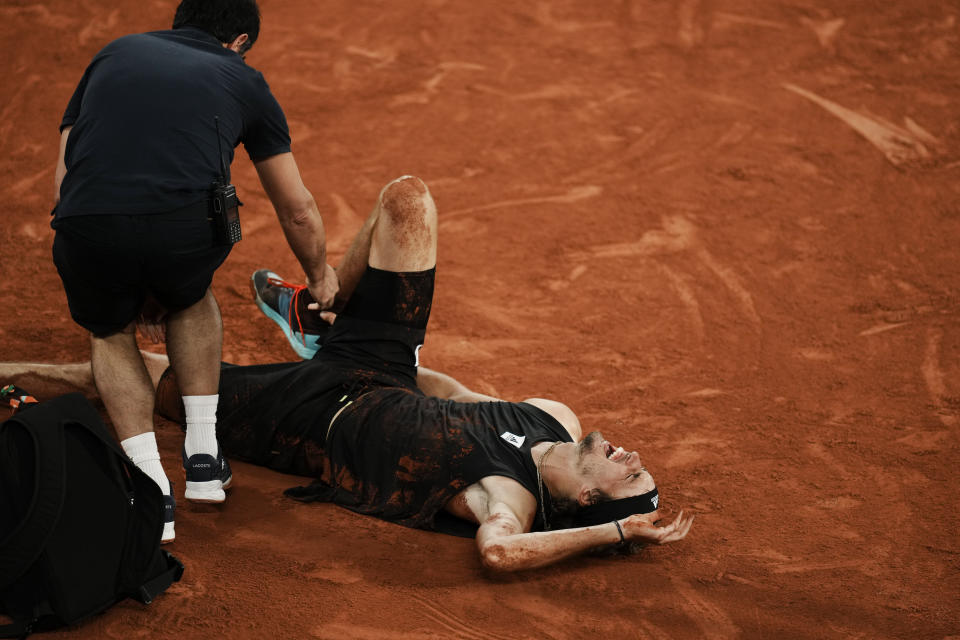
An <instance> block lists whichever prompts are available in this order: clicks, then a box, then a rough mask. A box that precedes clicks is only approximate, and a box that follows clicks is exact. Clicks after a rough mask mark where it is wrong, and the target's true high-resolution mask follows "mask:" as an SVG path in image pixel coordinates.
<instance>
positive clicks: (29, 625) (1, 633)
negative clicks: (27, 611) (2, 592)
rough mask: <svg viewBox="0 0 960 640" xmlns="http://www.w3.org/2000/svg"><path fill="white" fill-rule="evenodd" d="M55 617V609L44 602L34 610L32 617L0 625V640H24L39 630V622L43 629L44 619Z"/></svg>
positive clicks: (16, 619) (15, 619) (14, 619)
mask: <svg viewBox="0 0 960 640" xmlns="http://www.w3.org/2000/svg"><path fill="white" fill-rule="evenodd" d="M55 615H56V614H55V613H54V612H53V609H51V608H50V603H49V602H47V601H46V600H44V601H43V602H41V603H40V604H39V605H37V606H36V607H35V608H34V610H33V615H32V616H31V617H29V618H13V622H10V623H8V624H0V638H19V640H24V638H26V637H27V636H29V635H30V634H31V633H33V632H34V630H36V629H37V627H38V625H37V623H38V622H40V623H41V624H40V625H39V626H40V627H41V628H42V627H43V623H42V619H43V618H46V617H47V616H55Z"/></svg>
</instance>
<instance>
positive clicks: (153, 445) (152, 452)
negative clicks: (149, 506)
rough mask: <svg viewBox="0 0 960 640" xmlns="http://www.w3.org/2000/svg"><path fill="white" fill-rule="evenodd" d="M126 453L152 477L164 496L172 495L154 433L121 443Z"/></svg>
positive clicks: (148, 432)
mask: <svg viewBox="0 0 960 640" xmlns="http://www.w3.org/2000/svg"><path fill="white" fill-rule="evenodd" d="M120 446H121V447H123V451H124V453H126V454H127V456H129V457H130V459H131V460H133V464H135V465H137V467H139V468H140V470H141V471H143V472H144V473H145V474H147V475H148V476H150V477H151V478H152V479H153V481H154V482H156V483H157V485H158V486H159V487H160V490H161V491H163V495H165V496H168V495H170V481H169V480H167V474H166V473H164V471H163V466H162V465H161V464H160V451H159V450H158V449H157V437H156V436H155V435H154V434H153V431H147V432H146V433H141V434H140V435H137V436H133V437H132V438H127V439H126V440H121V441H120Z"/></svg>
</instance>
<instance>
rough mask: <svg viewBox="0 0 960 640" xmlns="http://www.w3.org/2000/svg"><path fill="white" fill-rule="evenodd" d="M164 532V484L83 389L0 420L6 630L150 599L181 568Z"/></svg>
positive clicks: (2, 629) (69, 620)
mask: <svg viewBox="0 0 960 640" xmlns="http://www.w3.org/2000/svg"><path fill="white" fill-rule="evenodd" d="M162 532H163V496H162V494H161V492H160V488H159V487H158V486H157V484H156V483H155V482H154V481H153V480H151V479H150V477H149V476H147V475H146V474H145V473H143V472H142V471H140V469H138V468H137V467H136V466H135V465H134V464H133V462H132V461H131V460H130V459H129V458H128V457H127V456H126V455H124V453H123V450H122V449H121V447H120V446H119V444H118V443H117V442H116V440H115V439H114V438H113V437H112V436H111V435H110V434H109V433H108V432H107V428H106V427H105V426H104V424H103V422H102V421H101V420H100V416H99V415H98V414H97V411H96V410H95V409H94V408H93V407H92V406H91V405H90V404H89V403H88V402H87V401H86V399H84V397H83V396H82V395H81V394H79V393H71V394H67V395H64V396H60V397H58V398H54V399H53V400H50V401H48V402H43V403H40V404H38V405H33V406H31V407H30V408H27V409H25V410H23V411H21V412H20V413H17V414H16V415H14V416H13V417H12V418H10V419H8V420H7V421H6V422H4V423H2V424H0V614H3V615H6V616H8V617H10V618H11V619H12V620H13V623H12V624H5V625H4V624H0V637H24V636H26V635H29V634H30V633H31V632H33V631H46V630H49V629H53V628H56V627H59V626H62V625H67V624H74V623H76V622H79V621H80V620H83V619H85V618H88V617H90V616H92V615H93V614H95V613H98V612H101V611H103V610H105V609H107V608H108V607H110V606H111V605H113V604H115V603H116V602H119V601H120V600H123V599H124V598H128V597H129V598H134V599H136V600H139V601H140V602H142V603H144V604H149V603H150V602H151V601H152V600H153V599H154V598H155V597H156V596H157V595H159V594H160V593H162V592H163V591H165V590H166V589H167V587H169V586H170V585H171V584H172V583H173V582H176V581H177V580H179V579H180V576H181V575H182V574H183V565H182V564H181V563H180V561H179V560H177V559H176V558H174V557H173V556H172V555H170V554H169V553H167V552H166V551H164V550H162V549H161V548H160V536H161V534H162Z"/></svg>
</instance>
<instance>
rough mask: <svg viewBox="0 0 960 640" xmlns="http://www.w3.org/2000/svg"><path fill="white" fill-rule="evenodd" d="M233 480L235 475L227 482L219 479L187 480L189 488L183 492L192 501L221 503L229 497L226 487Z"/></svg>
mask: <svg viewBox="0 0 960 640" xmlns="http://www.w3.org/2000/svg"><path fill="white" fill-rule="evenodd" d="M232 481H233V477H231V478H229V479H228V480H227V484H226V485H224V483H223V482H221V481H219V480H210V481H208V482H190V481H189V480H188V481H187V488H186V490H185V491H184V492H183V497H184V498H186V499H187V500H189V501H190V502H206V503H211V504H219V503H221V502H224V501H225V500H226V499H227V494H226V493H224V491H223V490H224V488H225V487H226V486H228V485H229V484H230V483H231V482H232Z"/></svg>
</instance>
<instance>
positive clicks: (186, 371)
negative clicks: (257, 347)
mask: <svg viewBox="0 0 960 640" xmlns="http://www.w3.org/2000/svg"><path fill="white" fill-rule="evenodd" d="M222 345H223V324H222V323H221V321H220V308H219V307H218V306H217V300H216V298H214V297H213V293H212V292H211V291H210V290H209V289H208V290H207V294H206V295H205V296H204V297H203V298H202V299H201V300H200V301H199V302H197V303H196V304H194V305H193V306H192V307H187V308H186V309H184V310H183V311H178V312H176V313H171V314H170V315H169V316H168V318H167V353H169V354H170V364H171V365H172V366H173V370H174V372H176V374H177V382H178V383H179V385H180V391H181V392H182V393H183V395H185V396H206V395H214V394H216V393H217V388H218V387H219V385H220V352H221V348H222Z"/></svg>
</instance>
